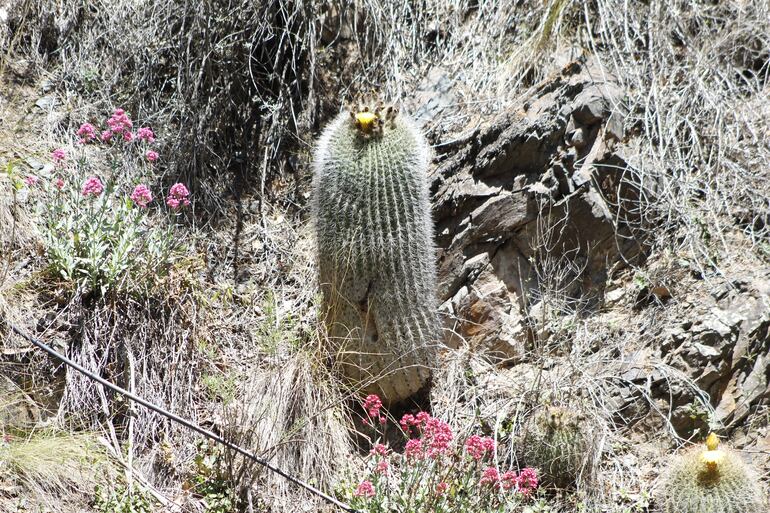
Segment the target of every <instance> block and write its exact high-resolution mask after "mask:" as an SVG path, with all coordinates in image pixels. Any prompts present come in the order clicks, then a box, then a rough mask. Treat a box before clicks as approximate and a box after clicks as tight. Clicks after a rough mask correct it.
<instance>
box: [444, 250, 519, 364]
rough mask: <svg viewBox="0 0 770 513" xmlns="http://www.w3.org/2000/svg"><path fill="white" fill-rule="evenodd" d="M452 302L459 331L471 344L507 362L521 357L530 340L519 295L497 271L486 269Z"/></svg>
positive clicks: (462, 289) (512, 361) (513, 361)
mask: <svg viewBox="0 0 770 513" xmlns="http://www.w3.org/2000/svg"><path fill="white" fill-rule="evenodd" d="M486 262H487V263H489V258H488V256H487V258H486ZM452 302H453V303H454V311H455V312H456V315H457V318H458V320H459V321H458V326H457V328H456V331H457V332H458V333H459V334H460V335H461V336H462V337H463V338H464V339H465V341H466V342H468V343H469V344H470V345H471V347H479V346H482V347H483V348H484V353H485V354H487V355H489V356H491V357H493V358H496V359H500V360H503V361H505V362H507V363H515V362H516V361H518V360H519V359H521V357H522V355H523V353H524V344H525V342H526V332H525V330H524V327H523V323H522V318H521V317H520V316H519V315H518V309H517V308H516V305H515V298H513V299H512V298H511V297H510V295H509V292H508V289H507V287H506V286H505V283H503V282H502V281H501V280H500V279H499V278H498V277H497V276H496V275H495V274H494V273H492V272H491V271H490V270H489V269H484V270H483V271H482V272H481V273H480V276H479V277H478V278H476V279H475V280H473V284H472V285H471V286H470V287H463V288H461V289H460V292H459V293H458V294H456V295H455V297H454V298H453V301H452Z"/></svg>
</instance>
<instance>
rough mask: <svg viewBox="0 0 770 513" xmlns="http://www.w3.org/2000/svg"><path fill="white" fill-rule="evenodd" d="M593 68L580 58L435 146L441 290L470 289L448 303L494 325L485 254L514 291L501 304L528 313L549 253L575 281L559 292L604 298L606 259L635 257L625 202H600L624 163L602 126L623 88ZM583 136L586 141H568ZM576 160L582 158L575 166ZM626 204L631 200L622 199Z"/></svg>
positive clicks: (613, 191)
mask: <svg viewBox="0 0 770 513" xmlns="http://www.w3.org/2000/svg"><path fill="white" fill-rule="evenodd" d="M597 76H600V75H599V74H597V71H596V69H594V68H593V67H592V65H591V64H590V63H585V62H572V63H570V64H569V65H568V66H567V67H566V68H565V69H564V70H563V71H562V73H561V74H559V75H557V76H555V77H552V78H551V79H549V80H547V81H546V82H544V83H543V84H541V85H540V86H539V87H536V88H535V89H534V91H533V92H532V93H531V94H530V95H529V96H527V97H525V98H524V99H523V100H522V103H521V106H520V108H512V109H509V110H508V111H506V112H503V113H502V114H500V115H499V116H497V117H496V118H495V119H493V120H492V121H491V122H490V123H489V125H488V126H486V127H483V128H480V129H479V130H477V131H476V132H474V135H473V136H471V137H469V138H467V139H466V140H464V141H460V142H456V141H454V142H453V143H452V145H451V151H447V150H445V151H447V153H439V155H438V156H437V159H436V160H437V163H438V165H437V167H436V169H435V170H434V172H433V173H432V189H431V191H432V195H433V205H434V219H435V223H436V232H437V235H436V241H437V245H438V248H439V280H440V285H439V294H440V297H441V299H442V301H448V300H449V299H450V298H454V297H456V295H457V294H458V293H459V292H460V291H461V290H462V289H463V288H464V287H465V288H467V290H469V291H470V292H469V295H468V296H467V297H466V298H465V299H463V301H462V302H459V301H452V302H453V304H454V312H455V313H456V314H458V315H466V314H471V315H472V316H475V318H476V320H478V317H479V316H482V317H484V319H485V321H484V323H482V324H483V325H484V326H485V328H484V329H485V330H491V331H492V332H497V331H498V330H499V328H500V326H501V325H502V324H505V323H503V322H502V321H501V320H500V319H497V321H494V322H493V321H492V320H491V319H492V318H493V317H494V316H491V315H488V307H489V306H490V305H489V304H488V303H485V302H484V301H487V299H484V300H483V301H482V299H481V296H478V295H475V294H474V293H473V292H472V291H473V289H474V282H475V280H476V279H478V276H479V275H478V274H475V273H474V272H473V269H474V268H475V266H476V264H477V263H478V262H480V260H478V259H479V256H480V255H483V257H482V258H483V259H484V262H485V265H486V261H487V259H488V261H489V267H488V271H487V272H488V273H489V274H491V275H492V276H494V277H496V278H497V280H498V281H497V282H496V283H497V284H502V286H504V288H501V289H500V293H499V297H500V298H503V297H505V296H506V295H507V297H511V298H516V299H515V300H514V301H510V305H511V306H510V307H509V306H508V303H505V304H506V308H507V309H506V310H505V311H504V312H503V315H510V316H511V317H512V318H514V319H518V318H524V317H525V316H526V314H527V312H525V310H524V301H523V298H527V300H529V298H531V297H533V296H538V295H541V292H542V291H541V288H542V283H540V275H541V274H542V267H543V265H545V261H546V260H547V258H555V259H558V258H561V259H562V262H561V267H562V268H563V269H565V270H566V271H565V275H564V276H562V277H561V278H562V279H563V284H564V286H565V287H567V284H570V285H569V287H568V288H569V290H567V289H565V290H563V291H561V292H562V293H563V294H565V295H566V296H567V297H572V298H580V300H581V301H582V302H584V303H587V304H593V305H598V304H599V303H600V298H601V296H602V294H603V287H604V283H605V282H606V277H607V269H608V266H609V265H612V263H613V262H616V261H618V260H619V259H620V257H621V255H622V256H623V257H624V258H625V259H626V260H631V261H632V260H633V259H634V258H635V257H636V256H637V255H638V254H639V250H640V248H641V246H640V244H638V243H637V242H635V241H634V238H633V237H632V234H631V233H630V231H628V230H625V228H624V225H623V222H622V220H623V219H624V216H625V215H627V212H618V211H617V210H616V208H615V207H613V206H611V205H609V204H608V203H607V202H606V201H605V200H604V198H605V197H606V196H607V195H608V194H609V195H611V196H612V197H613V198H614V199H615V200H617V199H618V193H617V182H618V181H619V178H618V177H619V173H621V172H622V170H623V169H624V168H625V162H624V161H623V160H622V159H621V158H619V157H618V156H617V155H614V154H613V153H612V151H611V149H610V145H609V144H608V143H607V141H605V139H604V135H603V132H602V131H601V130H600V126H601V125H602V124H603V121H606V120H607V119H608V118H609V116H610V115H611V114H616V113H618V112H619V111H618V109H616V108H615V107H616V105H619V104H620V103H621V100H622V94H620V92H619V90H618V88H617V87H615V86H612V85H611V84H607V83H605V82H601V83H597V82H596V81H595V80H594V78H593V77H597ZM604 94H608V95H609V96H608V97H604V96H602V95H604ZM576 113H577V116H575V119H574V120H573V119H572V118H573V115H575V114H576ZM588 123H591V124H592V126H590V127H588ZM570 124H571V125H572V126H571V127H570V126H569V125H570ZM570 128H571V129H572V135H571V138H569V139H568V136H567V133H568V132H569V130H570ZM575 134H579V135H577V136H576V135H575ZM576 137H577V139H576ZM576 140H579V144H578V145H576V146H580V148H577V147H575V148H570V149H569V151H567V150H565V148H567V147H568V143H569V142H570V141H576ZM440 148H441V145H439V149H440ZM579 160H582V162H583V164H582V166H581V168H580V169H575V162H577V161H579ZM578 172H580V173H582V176H578V174H577V173H578ZM594 178H596V179H594ZM604 187H606V189H604ZM628 192H629V191H627V190H621V194H625V193H628ZM619 203H620V204H621V208H623V206H622V204H623V201H622V198H621V201H620V202H619ZM618 220H620V222H618ZM617 233H620V234H622V235H623V237H616V234H617ZM546 243H547V244H548V246H549V252H548V254H546V253H545V248H544V244H546ZM539 273H540V274H539ZM485 279H486V280H488V281H491V279H492V278H491V277H490V276H488V275H487V276H485ZM496 286H497V285H496ZM477 288H478V287H477ZM481 289H484V290H486V287H481ZM496 290H497V289H496ZM483 297H485V298H486V297H488V296H486V295H484V296H483ZM495 297H497V296H495ZM469 301H470V302H471V303H468V302H469ZM495 301H503V300H502V299H495ZM471 305H475V306H474V308H473V309H471ZM458 307H460V308H458ZM516 322H518V321H516ZM490 323H491V324H493V325H494V327H492V326H490ZM514 324H515V322H514ZM513 332H514V333H517V332H518V330H517V329H514V330H513Z"/></svg>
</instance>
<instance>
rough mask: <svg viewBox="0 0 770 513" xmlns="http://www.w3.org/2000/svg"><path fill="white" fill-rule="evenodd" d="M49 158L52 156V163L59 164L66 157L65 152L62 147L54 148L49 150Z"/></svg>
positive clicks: (62, 162) (61, 163)
mask: <svg viewBox="0 0 770 513" xmlns="http://www.w3.org/2000/svg"><path fill="white" fill-rule="evenodd" d="M51 158H53V162H54V164H56V165H57V166H61V165H63V164H64V161H65V160H66V159H67V152H66V151H64V148H56V149H55V150H53V151H52V152H51Z"/></svg>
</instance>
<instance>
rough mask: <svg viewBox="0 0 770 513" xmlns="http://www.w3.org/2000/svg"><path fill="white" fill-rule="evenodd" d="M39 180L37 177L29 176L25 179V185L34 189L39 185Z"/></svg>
mask: <svg viewBox="0 0 770 513" xmlns="http://www.w3.org/2000/svg"><path fill="white" fill-rule="evenodd" d="M38 180H39V178H38V177H36V176H35V175H27V176H25V177H24V183H25V184H27V187H33V186H35V185H36V184H37V182H38Z"/></svg>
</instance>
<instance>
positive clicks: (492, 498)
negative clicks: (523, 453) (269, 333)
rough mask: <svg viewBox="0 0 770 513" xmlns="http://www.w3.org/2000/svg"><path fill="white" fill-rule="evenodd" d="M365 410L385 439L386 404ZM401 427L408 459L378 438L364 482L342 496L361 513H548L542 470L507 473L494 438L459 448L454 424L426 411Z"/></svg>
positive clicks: (373, 403)
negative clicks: (539, 474)
mask: <svg viewBox="0 0 770 513" xmlns="http://www.w3.org/2000/svg"><path fill="white" fill-rule="evenodd" d="M363 407H364V410H365V411H366V414H367V417H368V418H367V419H366V423H367V424H368V425H370V426H371V428H372V429H373V430H374V431H375V434H377V435H381V432H380V431H379V430H380V429H382V428H383V427H384V426H385V424H386V422H387V419H386V417H385V416H384V415H383V414H382V413H381V411H380V410H381V408H382V402H381V400H380V398H379V397H377V396H376V395H370V396H368V397H367V398H366V400H365V402H364V404H363ZM399 424H400V428H401V430H402V432H403V433H404V436H405V437H406V445H405V448H404V451H403V454H398V453H396V452H394V451H393V450H391V449H390V448H389V447H388V446H387V445H384V444H382V443H381V442H380V440H382V437H377V438H376V440H377V441H376V442H375V443H374V444H373V446H372V447H371V450H370V452H369V455H368V456H367V457H366V459H365V463H366V473H365V476H364V479H362V480H355V481H354V482H353V484H352V485H350V486H347V487H346V488H345V489H344V490H343V491H342V492H341V495H342V496H343V497H344V498H345V499H346V500H348V502H349V503H350V505H351V506H352V507H354V508H356V509H357V510H358V511H362V512H372V513H373V512H390V511H399V512H415V513H421V512H425V513H427V512H431V513H449V512H452V513H466V512H468V513H469V512H478V511H488V512H498V513H503V512H517V511H524V508H529V511H546V505H545V502H544V500H543V499H540V498H537V497H536V495H537V493H538V492H537V490H538V477H537V472H536V470H535V469H532V468H523V469H520V470H519V471H518V472H517V471H515V470H513V469H510V470H507V471H505V472H501V471H500V469H499V468H498V467H497V466H496V465H495V463H494V462H495V452H496V444H495V441H494V440H493V439H492V438H489V437H484V436H480V435H472V436H470V437H468V438H466V439H465V440H463V441H462V443H458V442H459V441H458V440H456V439H455V436H454V433H453V431H452V428H451V427H450V426H449V424H447V423H446V422H444V421H443V420H441V419H438V418H436V417H433V416H431V415H430V414H429V413H427V412H424V411H421V412H418V413H417V414H414V415H413V414H406V415H404V416H403V417H402V418H401V421H400V422H399Z"/></svg>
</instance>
